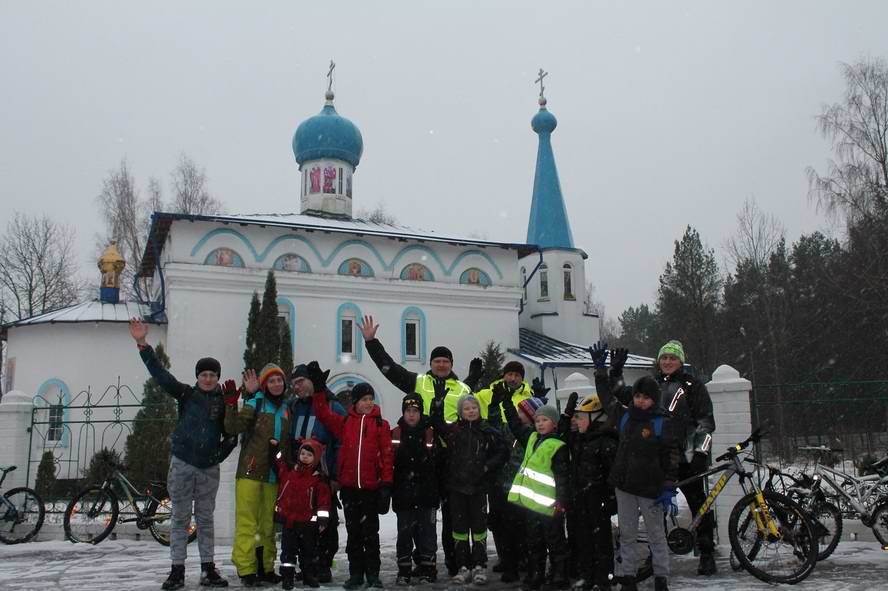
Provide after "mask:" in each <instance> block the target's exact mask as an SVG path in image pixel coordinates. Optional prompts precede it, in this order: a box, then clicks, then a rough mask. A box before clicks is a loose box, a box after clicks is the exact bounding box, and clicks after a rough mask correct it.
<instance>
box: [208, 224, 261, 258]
mask: <svg viewBox="0 0 888 591" xmlns="http://www.w3.org/2000/svg"><path fill="white" fill-rule="evenodd" d="M225 234H227V235H230V236H234V237H235V238H237V239H238V240H240V241H241V242H243V244H244V246H246V247H247V250H249V251H250V254H252V255H253V259H254V260H255V261H257V262H258V261H259V260H261V259H260V258H259V253H258V252H256V248H255V247H254V246H253V243H252V242H250V241H249V240H248V239H247V237H246V236H244V235H243V234H241V233H240V232H238V231H237V230H233V229H231V228H216V229H215V230H210V231H209V232H207V233H206V234H204V236H203V238H201V239H200V240H198V241H197V244H195V245H194V248H192V249H191V256H195V255H196V254H197V253H198V251H200V249H201V247H202V246H203V245H204V244H206V243H207V242H208V241H209V240H210V239H211V238H214V237H215V236H220V235H225Z"/></svg>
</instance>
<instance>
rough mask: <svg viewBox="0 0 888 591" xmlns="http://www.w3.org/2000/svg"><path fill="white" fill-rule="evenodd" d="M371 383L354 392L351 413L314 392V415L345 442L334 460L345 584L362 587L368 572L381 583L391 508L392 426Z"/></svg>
mask: <svg viewBox="0 0 888 591" xmlns="http://www.w3.org/2000/svg"><path fill="white" fill-rule="evenodd" d="M375 396H376V395H375V393H374V392H373V388H372V387H371V386H370V384H365V383H360V384H356V385H355V386H354V387H353V388H352V391H351V398H352V402H353V403H354V404H352V407H351V409H349V411H348V415H346V416H344V417H343V416H341V415H338V414H336V413H334V412H333V411H331V410H330V406H329V404H328V403H327V397H326V396H321V395H317V392H316V393H315V395H314V396H312V408H313V410H314V413H315V416H316V417H317V418H318V420H320V421H321V423H323V425H324V427H326V428H327V429H328V430H329V431H330V432H331V433H333V435H334V436H335V437H336V438H337V439H339V440H340V441H342V447H340V448H339V457H338V458H337V460H336V474H337V476H338V478H339V485H340V486H341V487H342V488H341V489H340V499H341V500H342V508H343V511H344V512H345V531H346V533H347V534H348V541H347V542H346V544H345V552H346V554H348V572H349V578H348V580H347V581H346V582H345V585H344V586H345V588H346V589H358V588H360V587H362V586H363V584H364V577H365V575H366V577H367V586H368V587H377V588H381V587H382V581H380V579H379V563H380V560H379V515H384V514H386V513H388V510H389V501H390V500H391V487H392V481H393V479H394V474H393V467H392V464H393V457H392V436H391V427H389V424H388V422H386V421H385V419H383V418H382V413H381V412H380V409H379V406H377V405H376V404H375V403H374V400H375Z"/></svg>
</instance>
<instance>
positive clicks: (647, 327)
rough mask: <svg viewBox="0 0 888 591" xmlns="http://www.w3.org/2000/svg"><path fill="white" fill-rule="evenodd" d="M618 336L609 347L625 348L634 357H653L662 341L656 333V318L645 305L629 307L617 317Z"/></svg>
mask: <svg viewBox="0 0 888 591" xmlns="http://www.w3.org/2000/svg"><path fill="white" fill-rule="evenodd" d="M619 321H620V336H619V338H617V339H616V340H615V341H614V342H612V343H608V344H609V345H610V346H611V347H625V348H627V349H629V351H630V352H631V353H635V354H636V355H646V356H649V357H654V356H655V355H656V354H657V349H658V348H659V347H660V345H662V344H663V343H662V342H661V341H663V339H662V338H660V336H659V334H658V332H657V317H656V315H655V314H654V313H653V312H651V309H650V308H649V307H648V305H647V304H639V305H638V307H637V308H636V307H633V306H629V307H628V308H626V309H625V310H624V311H623V313H622V314H620V316H619Z"/></svg>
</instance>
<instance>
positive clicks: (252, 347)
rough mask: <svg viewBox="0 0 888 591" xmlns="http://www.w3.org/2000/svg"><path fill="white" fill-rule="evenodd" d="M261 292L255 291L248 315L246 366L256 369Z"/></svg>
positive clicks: (245, 350) (245, 351)
mask: <svg viewBox="0 0 888 591" xmlns="http://www.w3.org/2000/svg"><path fill="white" fill-rule="evenodd" d="M259 309H260V304H259V294H258V293H256V292H255V291H254V292H253V299H252V300H250V313H249V314H248V315H247V335H246V348H245V349H244V367H245V368H247V369H250V368H252V369H256V370H258V369H259V368H258V367H256V328H257V326H256V325H257V324H258V322H259Z"/></svg>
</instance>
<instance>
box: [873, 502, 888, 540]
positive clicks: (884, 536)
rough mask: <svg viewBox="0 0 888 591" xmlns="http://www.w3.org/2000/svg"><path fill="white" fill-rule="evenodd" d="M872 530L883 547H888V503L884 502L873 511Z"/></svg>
mask: <svg viewBox="0 0 888 591" xmlns="http://www.w3.org/2000/svg"><path fill="white" fill-rule="evenodd" d="M872 529H873V533H874V534H875V535H876V539H877V540H879V543H880V544H882V547H883V548H885V547H886V546H888V501H882V503H881V504H880V505H879V506H878V507H876V510H875V511H873V527H872Z"/></svg>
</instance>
